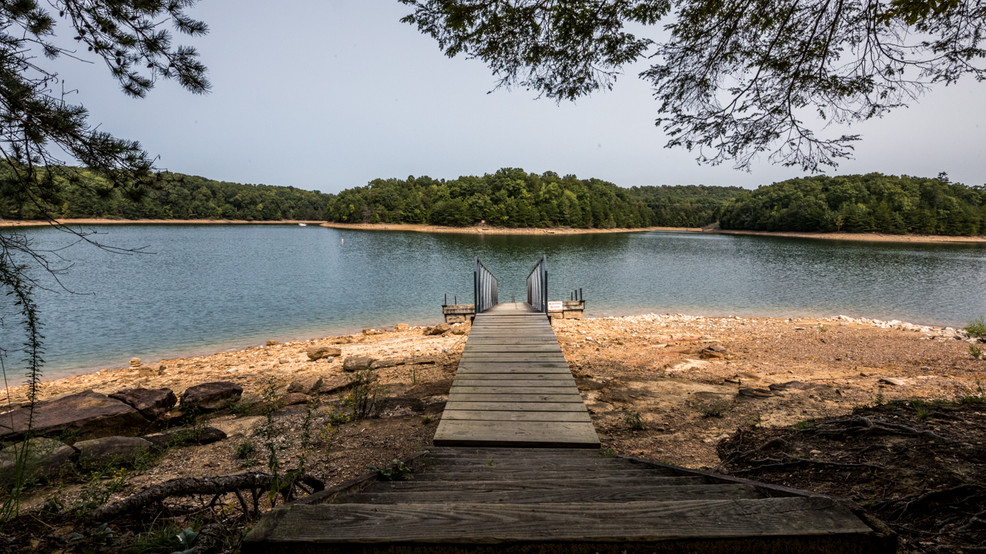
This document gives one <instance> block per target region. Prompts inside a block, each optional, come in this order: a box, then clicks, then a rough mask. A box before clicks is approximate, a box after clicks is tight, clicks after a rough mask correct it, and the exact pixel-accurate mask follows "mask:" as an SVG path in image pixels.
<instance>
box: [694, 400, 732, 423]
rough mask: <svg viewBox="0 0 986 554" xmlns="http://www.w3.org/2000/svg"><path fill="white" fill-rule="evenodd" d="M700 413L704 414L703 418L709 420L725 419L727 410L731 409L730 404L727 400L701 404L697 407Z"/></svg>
mask: <svg viewBox="0 0 986 554" xmlns="http://www.w3.org/2000/svg"><path fill="white" fill-rule="evenodd" d="M696 407H697V409H698V412H699V413H700V414H702V417H704V418H706V419H708V418H710V417H723V416H725V415H726V410H727V409H728V408H729V402H727V401H725V400H716V401H715V402H711V403H709V404H699V405H698V406H696Z"/></svg>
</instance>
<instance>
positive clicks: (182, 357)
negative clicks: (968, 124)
mask: <svg viewBox="0 0 986 554" xmlns="http://www.w3.org/2000/svg"><path fill="white" fill-rule="evenodd" d="M650 319H659V320H662V321H665V320H666V321H669V322H677V323H678V324H693V323H696V322H708V323H714V322H720V324H725V325H732V324H735V323H739V324H740V325H747V324H751V325H754V326H756V325H768V324H771V325H773V324H778V323H781V322H784V323H789V324H794V323H797V324H799V325H803V326H809V327H810V326H817V325H823V324H829V325H854V326H860V327H864V328H873V329H886V330H898V331H912V332H919V333H925V334H927V333H931V334H938V335H942V334H943V335H948V336H953V335H954V334H955V333H956V332H958V331H957V328H956V327H951V326H945V325H923V324H915V323H909V322H903V321H899V320H880V319H871V318H865V317H860V318H855V317H850V316H845V315H833V316H819V315H801V316H770V315H764V316H745V315H692V314H682V313H656V312H647V313H625V314H621V315H602V314H601V315H597V316H592V317H587V318H584V319H577V320H564V319H563V320H558V321H559V322H565V323H562V324H564V325H568V324H576V325H577V324H580V322H585V323H587V324H590V325H600V324H606V325H620V326H622V325H626V324H629V323H632V322H636V321H640V320H650ZM438 324H439V323H437V322H436V323H434V324H429V323H416V324H410V325H408V324H406V323H396V324H392V325H387V326H381V327H375V328H367V329H362V330H355V331H352V332H348V333H347V332H345V331H342V332H338V333H337V334H331V335H325V336H313V337H305V338H294V339H288V340H284V341H268V344H266V345H264V344H258V343H253V344H241V345H240V346H238V347H232V348H224V349H220V350H211V351H206V350H189V351H186V352H184V353H181V354H178V355H175V356H168V357H164V358H161V359H155V358H152V359H143V360H140V364H141V367H143V368H144V371H143V372H137V371H136V370H135V368H134V367H132V366H121V367H116V366H113V367H108V366H102V365H96V366H91V368H87V369H84V370H80V371H77V372H76V371H73V372H71V373H68V374H65V375H57V376H52V377H50V378H49V377H48V376H44V377H43V378H42V381H41V389H42V391H43V392H42V395H41V396H42V398H44V399H48V398H51V397H53V396H56V395H58V394H59V393H62V394H64V393H65V392H66V391H71V392H78V390H81V389H79V385H80V384H83V383H84V384H85V385H86V386H85V387H83V388H101V387H105V386H109V385H114V386H117V385H121V384H122V385H128V384H133V385H134V386H146V385H149V383H147V382H146V381H147V371H148V369H149V368H155V371H154V373H155V374H160V375H161V376H164V375H165V368H167V370H168V371H167V374H169V376H168V377H170V378H169V379H167V380H168V381H171V382H172V384H176V382H188V383H190V382H192V381H201V380H202V379H201V376H198V375H196V372H195V371H194V370H193V371H192V372H188V371H187V369H194V368H202V367H204V366H211V365H216V366H220V367H223V368H224V369H223V371H221V372H220V374H219V375H216V376H215V377H220V375H222V374H226V373H229V372H233V373H237V374H239V375H238V376H241V377H243V376H245V374H247V373H253V371H252V370H253V369H254V367H255V366H254V365H253V364H250V363H247V364H246V365H249V368H250V369H249V370H248V371H244V370H245V369H246V368H244V367H242V365H243V363H242V360H243V359H244V358H249V357H252V356H253V355H255V354H256V353H258V352H261V351H265V350H268V349H270V348H271V347H272V344H271V343H273V346H276V347H277V348H283V347H292V349H297V350H298V351H299V352H304V350H305V348H307V347H308V346H311V345H320V344H359V343H362V342H364V341H366V340H368V339H370V340H372V339H374V338H377V337H378V336H380V335H396V336H400V337H401V338H403V339H404V340H405V341H410V342H411V343H413V344H412V346H414V345H417V346H418V347H419V348H420V347H421V346H423V345H425V344H427V343H428V342H429V339H440V338H441V337H428V336H426V335H422V332H423V330H424V329H426V328H429V327H433V326H434V325H438ZM553 325H554V323H553ZM402 327H403V328H402ZM467 328H468V327H467ZM448 335H449V333H445V335H443V336H444V337H445V338H449V336H448ZM452 338H453V339H454V338H455V337H454V336H453V337H452ZM462 342H464V338H463V339H462ZM444 346H446V347H447V346H448V345H447V344H445V345H444ZM432 354H434V353H432ZM213 360H216V361H218V360H239V362H238V363H231V364H225V363H216V362H214V361H213ZM298 361H306V360H304V358H302V359H301V360H293V362H294V363H297V362H298ZM281 363H282V364H283V363H286V362H281ZM294 363H293V364H292V365H291V366H287V367H284V368H283V370H285V371H286V373H288V374H290V373H295V372H298V371H302V372H303V371H304V369H300V368H298V367H294ZM303 365H306V364H303ZM235 366H241V367H235ZM158 368H160V371H157V369H158ZM182 368H187V369H186V370H185V371H182ZM264 369H266V370H271V369H274V368H273V367H266V368H264ZM278 369H280V368H278ZM155 380H156V379H155ZM25 386H26V385H25V384H23V383H21V384H11V385H10V386H9V387H7V388H6V389H0V397H4V396H6V395H10V396H11V397H12V398H14V399H15V401H18V400H22V399H21V398H19V397H21V396H23V391H24V387H25ZM124 388H126V387H124ZM76 389H78V390H76Z"/></svg>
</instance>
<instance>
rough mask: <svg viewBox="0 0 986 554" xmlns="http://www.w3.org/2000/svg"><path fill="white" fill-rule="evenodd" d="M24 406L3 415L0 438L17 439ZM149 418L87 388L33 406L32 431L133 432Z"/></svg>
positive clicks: (77, 435)
mask: <svg viewBox="0 0 986 554" xmlns="http://www.w3.org/2000/svg"><path fill="white" fill-rule="evenodd" d="M27 417H28V409H27V408H18V409H16V410H13V411H12V412H10V413H8V414H4V416H3V418H2V420H0V440H4V441H9V440H17V439H19V438H20V437H21V436H22V435H23V433H24V431H25V430H26V427H27ZM148 423H149V421H148V420H147V418H145V417H144V416H142V415H140V412H138V411H137V410H135V409H134V408H133V407H131V406H128V405H127V404H124V403H123V402H120V401H119V400H116V399H115V398H109V397H108V396H105V395H102V394H99V393H96V392H93V391H91V390H87V391H82V392H77V393H75V394H70V395H67V396H62V397H61V398H56V399H54V400H49V401H46V402H39V403H38V404H37V405H36V406H35V407H34V421H33V425H32V427H33V432H34V433H35V434H37V435H54V434H63V435H69V436H71V437H72V439H73V440H83V439H92V438H97V437H108V436H112V435H130V436H133V435H137V434H140V433H141V432H143V431H144V428H145V427H146V426H147V425H148Z"/></svg>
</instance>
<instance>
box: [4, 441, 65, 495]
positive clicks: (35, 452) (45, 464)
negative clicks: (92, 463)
mask: <svg viewBox="0 0 986 554" xmlns="http://www.w3.org/2000/svg"><path fill="white" fill-rule="evenodd" d="M25 445H26V446H27V457H26V458H25V460H26V462H27V463H26V464H25V466H24V469H25V471H24V479H25V481H33V480H35V479H37V480H40V481H46V480H48V479H50V478H53V477H57V476H59V475H61V474H63V473H67V472H69V471H70V470H71V469H72V465H71V463H70V462H71V460H72V456H73V455H74V454H75V449H74V448H72V447H71V446H68V445H67V444H65V443H63V442H62V441H57V440H55V439H49V438H45V437H34V438H33V439H31V440H29V441H26V442H19V443H17V444H12V445H10V446H8V447H6V448H4V449H3V450H0V485H3V486H9V485H10V484H12V482H13V479H14V468H15V466H16V465H17V459H18V457H19V456H20V455H21V452H23V449H24V447H25Z"/></svg>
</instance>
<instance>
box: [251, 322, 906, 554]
mask: <svg viewBox="0 0 986 554" xmlns="http://www.w3.org/2000/svg"><path fill="white" fill-rule="evenodd" d="M434 443H435V447H433V448H431V449H429V451H426V452H424V453H423V454H422V455H419V456H418V457H417V458H416V459H414V460H412V461H411V462H409V464H410V465H411V466H412V467H413V468H414V471H413V472H412V473H410V474H408V475H405V476H404V477H403V478H402V479H400V480H397V481H380V480H378V479H376V478H375V477H374V476H372V475H368V476H366V477H364V478H363V479H361V480H358V481H354V482H350V483H345V484H343V485H340V486H338V487H335V488H333V489H330V490H327V491H323V492H321V493H317V494H314V495H312V496H309V497H307V498H304V499H302V500H301V501H299V502H296V503H294V504H291V505H287V506H281V507H279V508H277V509H275V510H273V511H272V512H271V513H270V514H268V515H267V516H265V517H264V518H263V519H262V520H261V521H260V522H259V523H258V524H257V526H256V527H255V528H254V529H253V530H251V532H250V533H249V535H248V536H247V537H246V538H245V540H244V543H243V548H242V550H243V552H245V553H247V554H251V553H261V552H381V553H382V552H388V553H390V552H420V553H425V552H429V553H430V552H470V553H474V554H475V553H487V552H489V553H492V552H523V553H531V552H566V553H567V552H585V553H590V552H607V553H614V554H615V553H623V552H656V553H672V552H675V553H677V552H695V553H716V554H723V553H727V552H729V553H732V552H746V553H758V554H760V553H778V554H779V553H788V552H799V553H806V552H811V553H828V552H846V553H875V554H882V553H887V554H890V553H893V552H895V551H896V544H897V543H896V538H895V537H894V535H893V534H892V533H890V532H889V531H887V530H886V527H884V526H882V524H879V522H875V521H872V520H868V519H866V518H865V517H863V516H861V515H859V514H857V513H854V512H853V510H852V509H851V508H850V507H848V506H847V505H846V504H845V503H843V502H840V501H836V500H834V499H831V498H828V497H824V496H819V495H814V494H811V493H807V492H803V491H796V490H792V489H787V488H783V487H776V486H770V485H764V484H761V483H755V482H752V481H746V480H743V479H736V478H731V477H727V476H722V475H715V474H711V473H707V472H701V471H693V470H687V469H683V468H678V467H673V466H668V465H664V464H658V463H653V462H647V461H642V460H634V459H631V458H624V457H620V456H613V455H611V453H607V452H605V451H601V450H599V449H598V448H597V447H598V445H599V439H598V437H597V436H596V432H595V430H594V429H593V427H592V423H591V421H590V419H589V414H588V412H587V411H586V409H585V406H584V404H583V402H582V399H581V397H580V395H579V392H578V390H577V388H576V386H575V381H574V379H573V378H572V375H571V372H570V371H569V369H568V364H567V363H566V362H565V358H564V357H563V356H562V353H561V349H560V347H559V345H558V341H557V339H556V337H555V335H554V332H553V331H552V329H551V326H550V324H549V322H548V320H547V318H546V317H545V316H544V315H543V314H540V313H537V312H534V311H532V310H531V309H529V308H527V307H526V306H525V305H517V304H507V305H501V306H497V307H495V308H494V309H491V310H490V311H488V312H487V313H485V314H481V315H479V316H477V317H476V319H475V322H474V324H473V327H472V330H471V331H470V334H469V339H468V341H467V342H466V347H465V350H464V351H463V354H462V359H461V361H460V363H459V367H458V370H457V373H456V377H455V381H454V382H453V385H452V389H451V392H450V394H449V400H448V403H447V404H446V408H445V412H444V414H443V416H442V420H441V422H440V423H439V426H438V430H437V431H436V435H435V439H434ZM579 447H581V448H579ZM607 454H609V455H607Z"/></svg>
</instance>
